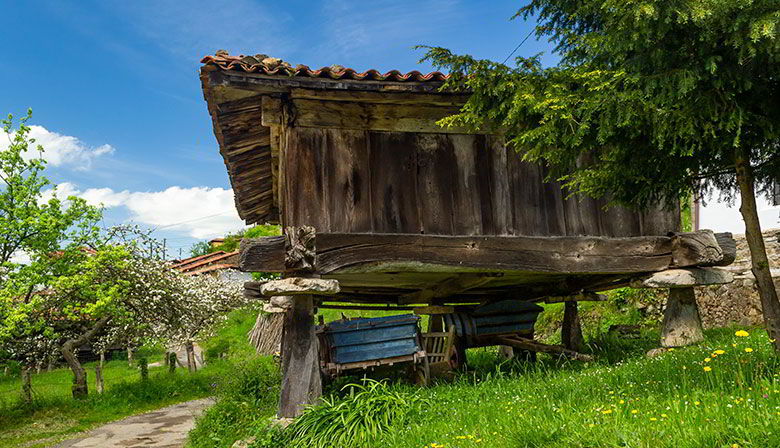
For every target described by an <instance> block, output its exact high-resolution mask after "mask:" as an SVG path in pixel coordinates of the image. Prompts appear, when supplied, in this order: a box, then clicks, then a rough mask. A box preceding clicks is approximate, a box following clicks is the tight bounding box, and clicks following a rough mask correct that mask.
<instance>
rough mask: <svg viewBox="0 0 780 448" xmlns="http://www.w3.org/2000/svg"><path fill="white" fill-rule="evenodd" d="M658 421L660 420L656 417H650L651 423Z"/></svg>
mask: <svg viewBox="0 0 780 448" xmlns="http://www.w3.org/2000/svg"><path fill="white" fill-rule="evenodd" d="M656 420H658V419H657V418H655V417H650V421H651V422H654V421H656Z"/></svg>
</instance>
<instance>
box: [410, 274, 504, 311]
mask: <svg viewBox="0 0 780 448" xmlns="http://www.w3.org/2000/svg"><path fill="white" fill-rule="evenodd" d="M498 276H500V275H498V274H461V275H458V276H455V277H451V278H448V279H446V280H444V281H442V282H440V283H438V284H434V285H431V287H429V288H426V289H423V290H420V291H417V292H413V293H410V294H404V295H402V296H400V297H398V303H401V304H411V303H430V302H432V301H433V300H435V299H438V298H442V297H449V296H451V295H454V294H457V293H461V292H463V291H465V290H467V289H471V288H475V287H477V286H480V285H484V284H485V283H488V282H490V281H491V280H492V279H493V278H495V277H498Z"/></svg>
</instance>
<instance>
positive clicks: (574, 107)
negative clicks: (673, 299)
mask: <svg viewBox="0 0 780 448" xmlns="http://www.w3.org/2000/svg"><path fill="white" fill-rule="evenodd" d="M518 16H520V17H523V18H525V19H530V18H533V19H535V20H536V21H537V24H538V25H537V27H536V34H537V36H538V37H548V38H549V39H551V40H552V42H553V43H554V44H555V45H556V51H557V52H558V54H559V55H560V57H561V63H560V64H559V65H558V66H556V67H550V68H543V67H542V66H541V65H540V63H539V59H538V57H530V58H525V57H518V58H517V59H516V61H515V62H516V64H515V66H514V67H508V66H505V65H503V64H499V63H495V62H492V61H489V60H477V59H474V58H472V57H470V56H458V55H454V54H453V53H451V52H450V51H449V50H446V49H444V48H429V50H428V53H427V54H426V56H425V58H426V59H429V60H431V61H433V63H434V64H436V65H438V66H440V67H444V68H447V69H449V70H450V72H451V73H452V74H453V76H452V77H451V79H450V80H449V81H448V83H447V86H446V87H447V88H451V89H456V90H462V89H470V90H471V91H472V92H473V95H472V96H471V98H470V100H469V101H468V103H467V104H466V105H465V107H464V108H463V109H462V111H461V113H460V114H458V115H456V116H454V117H450V118H448V119H445V120H443V121H442V124H444V125H462V126H468V127H472V128H485V127H488V128H491V129H492V130H498V129H501V130H502V131H504V134H505V136H506V138H507V140H508V141H509V142H510V144H512V145H513V146H514V147H515V148H516V149H517V151H519V152H520V153H521V154H522V157H523V158H524V159H525V160H528V161H533V162H539V163H542V164H545V165H548V166H550V167H551V168H554V169H552V170H551V177H553V178H561V179H562V180H564V181H565V183H566V185H567V186H568V187H569V188H570V189H571V190H572V191H576V192H583V193H586V194H588V195H590V196H594V197H601V196H605V195H606V196H608V197H609V198H610V199H612V200H613V201H614V202H616V203H620V204H626V205H630V206H637V207H643V206H647V205H648V204H653V203H658V202H662V201H666V202H670V203H673V202H676V201H677V199H678V198H680V197H683V196H686V197H687V196H689V195H690V194H691V193H692V192H693V191H694V190H697V189H698V188H699V187H700V186H702V185H704V184H701V183H700V182H699V181H700V180H702V179H704V180H706V181H707V182H708V183H709V185H715V186H718V187H719V188H721V189H730V188H733V187H734V186H735V169H734V167H735V150H737V149H740V150H744V151H747V152H748V153H749V157H748V159H749V161H750V163H751V164H752V166H753V170H754V171H755V175H756V177H757V179H758V180H759V181H760V184H761V185H763V187H767V186H768V184H769V182H770V181H771V180H773V179H775V178H777V177H778V174H780V157H778V155H780V154H778V148H779V146H778V142H779V141H780V140H779V139H778V138H779V137H780V109H778V108H777V104H779V103H780V97H778V95H780V89H778V79H780V40H779V39H778V33H777V30H778V25H779V24H780V7H778V4H777V3H776V2H774V1H732V0H710V1H704V2H702V1H698V0H685V1H675V2H671V1H667V0H649V1H643V2H624V1H616V0H588V1H571V0H534V1H531V2H529V4H528V5H527V6H525V7H523V8H522V9H520V11H519V12H518Z"/></svg>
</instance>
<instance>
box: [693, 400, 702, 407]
mask: <svg viewBox="0 0 780 448" xmlns="http://www.w3.org/2000/svg"><path fill="white" fill-rule="evenodd" d="M693 404H695V405H696V406H698V405H700V404H701V402H699V401H694V402H693Z"/></svg>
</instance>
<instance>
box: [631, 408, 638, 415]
mask: <svg viewBox="0 0 780 448" xmlns="http://www.w3.org/2000/svg"><path fill="white" fill-rule="evenodd" d="M637 412H639V411H637V410H636V409H632V410H631V413H632V414H636V413H637Z"/></svg>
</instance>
